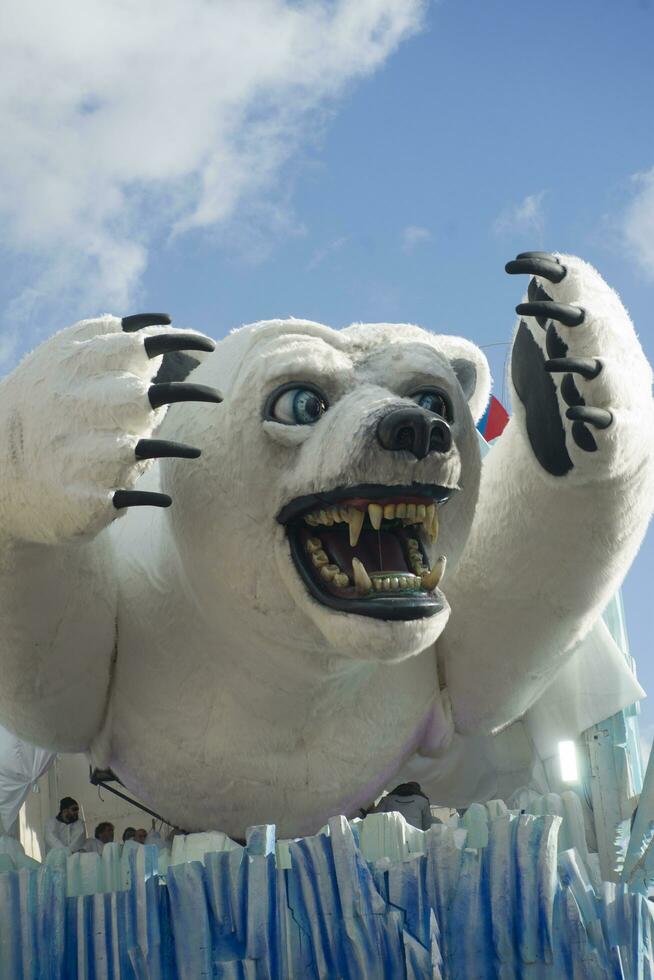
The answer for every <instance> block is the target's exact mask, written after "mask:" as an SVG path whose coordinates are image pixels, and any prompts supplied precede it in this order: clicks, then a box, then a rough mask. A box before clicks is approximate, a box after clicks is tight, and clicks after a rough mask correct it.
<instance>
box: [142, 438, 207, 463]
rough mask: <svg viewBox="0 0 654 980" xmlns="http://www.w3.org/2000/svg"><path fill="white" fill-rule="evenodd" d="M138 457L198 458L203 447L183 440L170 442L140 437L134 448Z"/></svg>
mask: <svg viewBox="0 0 654 980" xmlns="http://www.w3.org/2000/svg"><path fill="white" fill-rule="evenodd" d="M134 455H135V456H136V458H137V459H163V458H164V457H169V456H170V457H172V456H177V457H179V458H180V459H197V458H198V456H201V455H202V450H201V449H196V448H195V446H186V445H185V444H184V443H183V442H168V441H167V440H166V439H139V441H138V442H137V443H136V446H135V448H134Z"/></svg>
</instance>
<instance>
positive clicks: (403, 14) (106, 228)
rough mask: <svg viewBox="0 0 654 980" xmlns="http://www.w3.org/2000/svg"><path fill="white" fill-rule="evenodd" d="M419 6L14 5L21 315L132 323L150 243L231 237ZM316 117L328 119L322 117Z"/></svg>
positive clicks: (309, 2) (1, 120)
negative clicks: (65, 300) (117, 318)
mask: <svg viewBox="0 0 654 980" xmlns="http://www.w3.org/2000/svg"><path fill="white" fill-rule="evenodd" d="M425 5H426V0H333V2H329V3H327V2H325V0H303V2H301V3H299V2H297V0H212V2H208V0H121V2H108V0H62V2H60V3H48V2H46V0H6V2H5V3H4V4H2V6H1V8H0V62H1V63H2V81H1V82H0V131H1V132H2V141H1V142H0V227H1V228H2V240H3V244H4V247H5V248H6V249H8V250H9V251H10V252H12V253H14V254H15V253H19V254H22V255H24V256H26V257H27V258H29V260H30V263H31V265H32V269H31V274H32V278H31V281H30V282H29V283H27V282H25V287H26V293H25V295H24V296H23V295H22V294H21V296H19V297H18V298H17V304H18V306H19V307H22V308H23V311H24V309H25V308H27V307H29V305H30V303H37V304H38V303H39V302H43V301H45V300H46V299H47V298H48V297H49V296H50V295H53V294H55V293H59V294H61V292H62V290H63V291H65V292H66V293H67V294H69V295H70V296H72V297H74V298H76V299H77V300H78V301H79V302H84V303H87V304H90V307H91V308H97V307H102V306H107V307H113V308H119V309H124V308H126V306H127V305H128V302H129V299H130V297H131V296H132V295H133V293H134V290H135V288H136V287H137V285H138V283H139V280H140V277H141V274H142V272H143V270H144V268H145V266H146V264H147V260H148V251H149V249H150V248H151V247H152V243H153V241H155V240H157V241H159V240H162V239H163V240H165V239H167V238H168V237H169V236H170V234H171V233H174V234H181V233H183V232H185V231H188V230H189V229H192V228H207V227H211V226H216V225H220V224H221V223H222V224H224V223H225V222H228V221H230V220H233V219H234V217H235V215H237V214H239V213H240V211H239V209H240V208H243V207H244V206H245V205H246V204H247V203H248V202H250V203H252V202H256V201H257V199H261V198H262V197H263V193H262V192H263V191H264V190H265V191H266V192H267V193H268V194H269V195H271V194H272V193H273V188H274V184H275V180H276V179H278V177H279V175H280V171H281V168H282V167H283V166H284V164H285V163H287V161H288V160H289V158H290V157H291V155H292V154H293V153H294V152H295V151H297V149H298V147H299V146H300V145H301V143H302V142H303V141H305V140H307V139H310V138H311V137H312V136H314V135H315V134H316V132H317V131H318V130H319V127H320V125H321V124H322V122H323V121H324V118H325V115H324V110H325V108H326V107H328V106H329V105H330V104H331V103H332V101H333V100H334V99H335V98H337V97H338V96H340V95H342V94H343V91H344V89H345V87H346V86H347V85H348V83H351V82H352V81H354V80H356V79H358V78H361V77H364V76H366V75H369V74H370V73H372V72H374V71H375V70H376V69H377V68H379V67H380V66H381V65H382V64H383V63H384V61H385V59H386V58H387V57H388V56H389V55H390V54H391V53H392V52H393V51H394V50H395V48H396V47H397V46H398V44H399V43H400V42H401V41H402V40H404V39H405V38H406V37H408V36H409V35H410V34H411V33H413V32H415V31H416V30H418V29H419V28H420V26H421V24H422V20H423V14H424V10H425ZM321 110H322V112H321Z"/></svg>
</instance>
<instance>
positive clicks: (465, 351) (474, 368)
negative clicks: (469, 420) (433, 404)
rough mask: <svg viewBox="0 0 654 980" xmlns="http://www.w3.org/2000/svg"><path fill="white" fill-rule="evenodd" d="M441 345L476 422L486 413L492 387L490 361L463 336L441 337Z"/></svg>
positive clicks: (439, 339)
mask: <svg viewBox="0 0 654 980" xmlns="http://www.w3.org/2000/svg"><path fill="white" fill-rule="evenodd" d="M438 341H439V347H440V345H441V342H442V350H443V353H444V354H445V356H446V357H447V359H448V361H449V362H450V366H451V368H452V370H453V371H454V373H455V375H456V377H457V381H458V382H459V384H460V385H461V390H462V391H463V394H464V397H465V399H466V401H467V402H468V406H469V408H470V412H471V414H472V417H473V419H474V420H475V422H478V421H479V419H480V418H481V416H482V415H483V414H484V409H485V408H486V405H487V404H488V399H489V397H490V389H491V376H490V368H489V366H488V361H487V360H486V357H485V355H484V353H483V352H482V351H480V350H479V348H478V347H476V346H475V344H472V343H471V342H470V341H469V340H465V339H464V338H463V337H443V336H441V337H439V338H438Z"/></svg>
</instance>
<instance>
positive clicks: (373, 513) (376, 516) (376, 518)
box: [368, 504, 384, 531]
mask: <svg viewBox="0 0 654 980" xmlns="http://www.w3.org/2000/svg"><path fill="white" fill-rule="evenodd" d="M368 517H369V518H370V523H371V524H372V526H373V527H374V529H375V531H378V530H379V528H380V527H381V522H382V520H383V517H384V508H383V507H380V506H379V504H368Z"/></svg>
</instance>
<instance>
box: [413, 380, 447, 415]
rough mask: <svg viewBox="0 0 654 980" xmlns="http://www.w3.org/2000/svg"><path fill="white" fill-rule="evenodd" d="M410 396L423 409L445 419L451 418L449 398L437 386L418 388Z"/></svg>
mask: <svg viewBox="0 0 654 980" xmlns="http://www.w3.org/2000/svg"><path fill="white" fill-rule="evenodd" d="M411 397H412V398H413V400H414V401H415V402H417V403H418V405H420V407H421V408H424V409H425V411H427V412H433V413H434V415H440V417H441V418H443V419H446V420H447V421H451V420H452V418H451V417H452V411H451V408H450V402H449V399H448V398H447V396H446V395H445V394H444V393H443V392H442V391H440V390H439V389H438V388H420V389H419V390H418V391H416V392H414V394H413V395H411Z"/></svg>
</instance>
